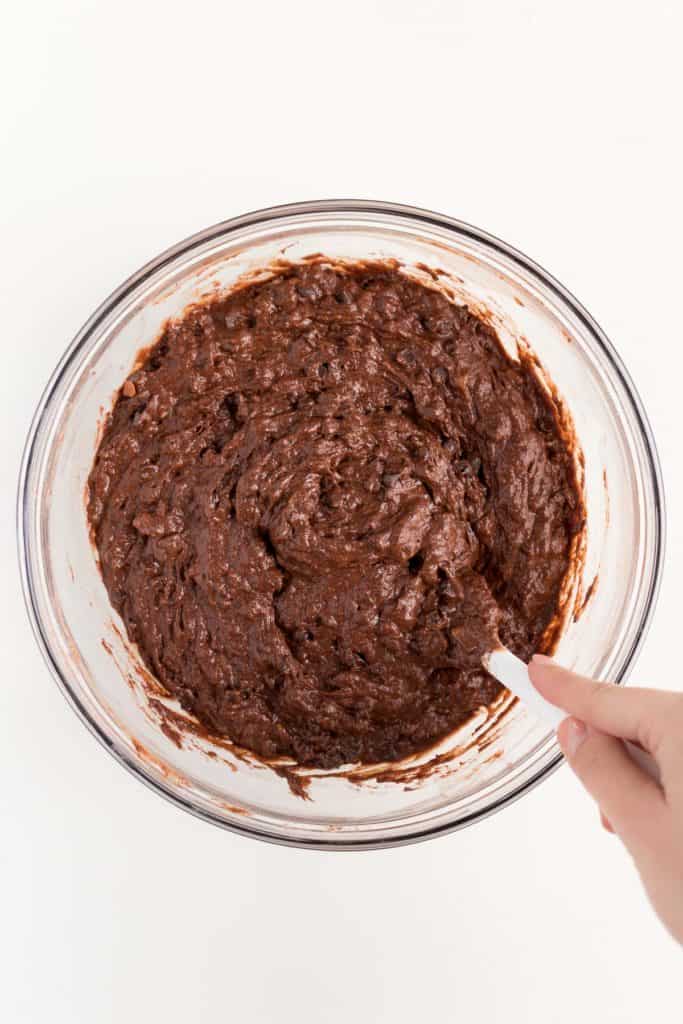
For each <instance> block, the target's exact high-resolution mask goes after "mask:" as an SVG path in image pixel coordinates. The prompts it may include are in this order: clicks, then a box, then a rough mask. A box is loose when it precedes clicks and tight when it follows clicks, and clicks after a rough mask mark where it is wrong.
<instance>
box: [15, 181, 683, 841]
mask: <svg viewBox="0 0 683 1024" xmlns="http://www.w3.org/2000/svg"><path fill="white" fill-rule="evenodd" d="M364 213H365V214H378V215H384V216H393V217H396V218H398V219H403V220H407V221H412V222H413V223H415V222H418V223H421V224H425V225H428V226H433V227H438V228H441V229H446V230H449V231H454V232H457V233H458V234H459V235H460V236H461V237H464V238H466V239H470V240H473V241H476V242H478V243H483V244H484V245H485V246H487V247H488V248H489V249H491V250H493V251H494V253H497V254H500V255H502V256H504V257H506V258H507V259H509V260H512V261H513V262H514V263H516V264H517V265H518V266H520V267H521V268H522V269H524V270H525V271H526V272H527V273H529V274H531V276H532V277H534V278H536V279H537V280H538V281H539V282H540V283H541V284H542V285H543V286H544V287H545V288H547V289H548V290H549V291H550V292H551V293H553V294H554V295H555V296H556V297H557V298H559V299H560V300H561V301H562V302H563V303H564V304H566V306H568V307H569V309H570V310H571V312H572V313H573V314H574V316H576V318H577V319H578V320H579V321H580V322H581V324H582V325H583V326H584V328H585V329H586V330H587V331H588V332H589V334H590V335H592V338H593V340H594V341H595V342H596V343H597V345H598V347H599V349H600V350H601V351H602V353H603V354H604V356H605V358H606V360H607V363H608V364H609V368H610V370H611V371H612V372H613V373H614V374H615V375H616V377H617V378H618V380H619V383H620V385H621V386H622V388H623V390H624V394H625V396H626V398H627V399H628V401H629V402H630V405H631V411H632V412H633V414H634V417H635V421H636V424H637V428H638V431H639V432H640V436H641V439H642V441H643V444H644V448H645V455H646V462H647V467H648V470H649V475H650V484H651V486H652V491H653V496H654V524H653V532H654V556H653V569H652V572H651V574H650V579H649V581H648V591H647V594H646V597H645V603H644V608H643V612H642V615H641V620H640V623H639V625H638V627H637V629H636V630H635V633H634V637H633V640H632V643H631V647H630V649H629V650H628V651H627V653H626V655H625V658H624V665H623V668H622V670H621V671H620V673H619V676H618V678H617V679H615V682H617V683H623V682H624V681H625V680H626V679H627V677H628V675H629V674H630V671H631V669H632V667H633V664H634V661H635V659H636V657H637V655H638V652H639V651H640V648H641V646H642V644H643V641H644V639H645V636H646V634H647V631H648V629H649V627H650V624H651V621H652V615H653V612H654V609H655V605H656V602H657V598H658V595H659V590H660V585H661V577H662V568H663V561H664V549H665V544H666V509H665V497H664V486H663V480H662V472H661V466H660V461H659V456H658V453H657V448H656V444H655V440H654V436H653V432H652V428H651V426H650V423H649V420H648V417H647V414H646V413H645V409H644V407H643V404H642V400H641V398H640V395H639V394H638V391H637V389H636V387H635V385H634V383H633V380H632V379H631V376H630V374H629V373H628V370H627V369H626V367H625V366H624V363H623V362H622V360H621V358H620V356H619V355H618V354H617V352H616V350H615V348H614V346H613V345H612V343H611V342H610V341H609V339H608V338H607V336H606V334H605V333H604V331H603V330H602V329H601V327H600V326H599V325H598V323H597V322H596V321H595V320H594V318H593V317H592V316H591V315H590V313H588V311H587V310H586V309H585V308H584V306H583V305H582V304H581V303H580V302H579V300H578V299H577V298H576V297H575V296H574V295H573V294H572V293H571V292H570V291H569V290H568V289H567V288H565V287H564V285H562V284H560V282H559V281H558V280H557V279H556V278H554V277H553V276H552V275H551V274H550V273H549V272H548V271H547V270H545V269H544V268H543V267H542V266H541V265H540V264H539V263H536V262H535V261H534V260H532V259H530V258H529V257H528V256H526V255H525V254H524V253H522V252H520V251H519V250H518V249H516V248H514V247H513V246H511V245H509V244H508V243H507V242H504V241H502V240H501V239H500V238H498V237H497V236H495V235H492V234H490V233H489V232H487V231H484V230H482V229H480V228H477V227H475V226H473V225H471V224H469V223H467V222H465V221H461V220H458V219H456V218H454V217H449V216H446V215H444V214H439V213H435V212H433V211H431V210H426V209H422V208H420V207H415V206H410V205H405V204H402V203H393V202H384V201H380V200H361V199H320V200H308V201H303V202H295V203H287V204H284V205H279V206H271V207H265V208H263V209H259V210H255V211H252V212H249V213H245V214H242V215H240V216H237V217H232V218H229V219H228V220H224V221H220V222H218V223H216V224H213V225H211V226H210V227H208V228H204V229H203V230H201V231H198V232H195V233H194V234H192V235H189V236H188V237H187V238H185V239H183V240H182V241H180V242H178V243H176V244H175V245H172V246H170V247H169V248H167V249H165V250H164V251H163V252H162V253H160V254H159V255H158V256H156V257H154V258H153V259H151V260H149V261H148V262H147V263H145V264H144V265H143V266H142V267H141V268H140V269H139V270H137V271H135V272H134V273H133V274H131V275H130V276H129V277H128V278H127V279H126V280H125V281H124V282H123V283H122V284H121V285H120V286H119V287H118V288H116V289H115V290H114V291H112V292H111V294H110V295H108V296H107V298H105V299H104V301H103V302H102V303H100V305H99V306H98V307H97V309H96V310H95V311H94V312H93V313H92V315H91V316H90V317H89V318H88V319H87V320H86V322H85V323H84V324H83V326H82V327H81V328H80V330H79V331H78V332H77V333H76V335H75V336H74V338H73V340H72V341H71V343H70V344H69V345H68V347H67V348H66V350H65V352H64V354H63V355H62V357H61V359H60V360H59V362H58V363H57V366H56V367H55V369H54V370H53V371H52V373H51V375H50V377H49V380H48V382H47V384H46V386H45V388H44V390H43V393H42V395H41V397H40V400H39V402H38V405H37V407H36V411H35V413H34V415H33V418H32V420H31V425H30V427H29V431H28V435H27V439H26V443H25V446H24V452H23V456H22V461H21V467H20V472H19V480H18V489H17V511H16V515H17V547H18V558H19V570H20V576H21V584H22V591H23V598H24V604H25V606H26V610H27V614H28V617H29V621H30V624H31V628H32V631H33V635H34V637H35V640H36V642H37V644H38V647H39V649H40V652H41V654H42V656H43V660H44V661H45V663H46V665H47V667H48V669H49V670H50V672H51V674H52V676H53V678H54V680H55V682H56V683H57V685H58V686H59V689H60V690H61V692H62V694H63V696H64V697H65V699H66V700H67V703H68V704H69V705H70V706H71V708H72V709H73V710H74V711H75V713H76V714H77V715H78V717H79V718H80V719H81V721H82V722H83V724H84V725H85V726H86V728H87V729H88V731H89V732H90V733H91V734H92V735H93V736H94V737H95V738H96V739H97V740H98V741H99V743H100V744H101V745H102V746H103V747H104V748H105V749H106V750H108V751H109V753H110V754H111V755H112V756H113V757H114V758H115V759H116V760H117V761H118V762H119V764H121V765H122V766H123V767H124V768H126V769H127V771H129V772H130V773H131V774H132V775H133V776H134V777H135V778H137V779H138V780H140V781H141V782H142V783H143V784H144V785H146V786H147V787H148V788H149V789H151V790H152V791H154V792H156V793H158V794H159V795H160V796H162V797H163V798H164V799H165V800H167V801H169V802H170V803H171V804H174V805H175V806H176V807H180V808H182V809H183V810H185V811H188V812H189V813H190V814H192V815H194V816H195V817H197V818H200V819H201V820H202V821H206V822H209V823H210V824H213V825H217V826H219V827H220V828H223V829H226V830H228V831H230V832H233V833H236V834H238V835H243V836H249V837H251V838H255V839H260V840H262V841H265V842H270V843H274V844H276V845H280V846H289V847H294V848H298V849H314V850H327V851H361V850H371V849H389V848H392V847H397V846H403V845H407V844H409V843H417V842H421V841H423V840H426V839H431V838H434V837H436V836H441V835H447V834H449V833H451V832H455V831H458V830H460V829H462V828H465V827H466V826H467V825H471V824H473V823H474V822H475V821H479V820H482V819H484V818H487V817H490V816H491V815H492V814H495V813H497V812H498V811H500V810H502V809H503V808H504V807H507V806H509V805H510V804H511V803H514V802H515V801H516V800H518V799H520V797H522V796H523V795H524V794H525V793H527V792H529V791H530V790H531V789H534V788H535V787H536V786H537V785H538V784H539V783H540V782H541V781H543V780H544V779H546V778H548V777H549V776H550V775H551V774H552V773H553V772H555V771H556V770H557V768H558V767H559V766H560V765H561V764H562V763H563V761H564V757H563V755H562V754H561V753H558V754H557V755H556V756H555V757H553V759H552V760H551V761H549V763H548V764H546V765H544V766H543V767H542V768H540V769H539V770H538V771H537V772H536V773H535V774H534V775H533V776H532V777H531V778H529V779H527V780H526V781H524V782H523V783H521V784H518V785H517V786H516V788H514V789H513V790H512V791H511V792H510V793H508V794H506V795H505V796H502V797H500V798H499V799H497V800H496V801H495V802H494V803H492V804H491V805H490V806H489V807H486V808H484V809H482V810H477V811H473V812H471V813H469V814H467V815H465V816H464V817H463V818H461V819H459V820H458V821H455V822H448V821H447V822H444V823H441V824H439V825H435V826H432V827H427V828H419V827H418V828H416V829H415V830H414V831H409V832H408V833H407V834H404V835H400V836H396V837H392V838H373V837H362V838H360V839H358V840H349V839H340V838H334V837H331V838H330V839H325V840H322V839H317V838H316V839H310V838H307V837H297V838H293V837H290V836H287V835H281V834H279V833H277V832H271V831H269V830H268V829H265V828H261V827H252V826H250V825H248V824H246V823H244V824H243V823H241V822H237V821H226V820H225V819H223V818H221V817H220V816H219V815H218V814H214V813H212V812H211V811H209V810H207V809H206V808H204V807H200V806H198V805H196V804H194V803H193V802H192V801H191V800H190V799H188V798H185V797H184V796H182V795H181V794H180V793H178V792H177V791H175V790H173V789H172V787H171V786H169V785H166V784H164V783H162V782H161V781H160V780H158V779H156V778H155V777H154V776H153V775H152V774H151V773H150V772H149V771H148V770H147V769H146V767H145V766H144V764H143V763H142V762H140V761H136V760H134V759H133V758H130V757H128V756H126V754H125V753H124V752H123V751H121V750H119V749H118V748H117V746H116V745H115V744H114V742H113V740H112V739H111V738H110V737H109V736H108V735H107V734H106V732H105V731H104V730H103V729H102V728H101V727H100V725H99V724H98V723H97V721H96V720H95V719H94V718H93V717H92V716H91V715H90V714H89V712H88V711H87V709H86V708H85V706H84V705H83V703H82V702H81V701H80V699H79V697H78V696H77V694H76V693H75V692H74V691H73V689H72V688H71V686H70V684H69V681H68V680H67V679H66V678H65V677H64V675H63V674H62V672H61V669H60V667H59V665H58V663H57V660H56V658H55V656H54V654H53V651H52V649H51V646H50V641H49V639H48V636H47V635H46V631H45V629H44V625H43V622H42V618H41V614H40V611H39V605H38V600H37V596H36V587H35V581H34V578H33V573H32V568H31V553H30V542H29V514H30V513H29V508H28V489H29V483H30V480H31V475H32V472H33V470H34V468H35V456H36V452H37V449H38V442H39V439H40V437H41V433H42V431H43V430H44V428H45V426H46V422H47V419H48V414H49V412H50V409H51V404H52V400H53V398H54V395H55V392H56V390H57V388H58V387H59V385H60V383H61V381H62V378H63V376H64V374H65V372H66V371H67V370H68V368H69V367H70V366H71V365H72V364H73V363H74V361H75V360H76V359H77V358H78V356H79V355H80V354H81V352H82V350H83V349H84V348H85V347H86V346H87V345H88V342H89V341H90V339H91V338H92V335H93V333H94V332H95V331H96V330H97V328H98V327H99V326H100V324H101V323H102V322H103V321H104V319H105V318H106V317H107V316H108V315H109V314H110V313H111V312H112V311H113V310H114V309H115V308H116V306H117V305H118V304H119V303H120V302H121V301H122V300H124V299H125V298H126V297H127V296H128V295H129V294H130V293H131V292H132V291H133V290H134V289H135V288H137V287H138V286H139V285H141V284H142V283H143V282H144V281H146V280H147V279H148V278H149V277H150V276H151V275H152V274H154V273H156V272H157V271H159V270H161V269H163V267H164V266H166V265H167V264H170V263H172V262H173V261H174V260H176V259H177V258H178V257H180V256H183V255H186V254H187V253H189V252H191V251H192V250H193V249H195V248H197V247H198V246H201V245H203V244H205V243H206V242H210V241H212V240H214V239H216V238H219V237H221V236H223V235H226V234H229V233H231V232H233V231H235V230H238V229H241V228H245V227H255V226H258V225H261V224H265V223H267V222H277V221H281V220H284V219H285V218H291V217H296V216H308V215H315V214H348V215H354V214H364ZM336 835H337V836H338V833H337V834H336Z"/></svg>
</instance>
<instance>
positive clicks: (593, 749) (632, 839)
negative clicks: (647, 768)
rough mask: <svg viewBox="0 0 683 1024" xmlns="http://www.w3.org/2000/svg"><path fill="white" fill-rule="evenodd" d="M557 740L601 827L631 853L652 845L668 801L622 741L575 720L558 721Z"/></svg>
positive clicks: (663, 817)
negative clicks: (597, 813) (595, 808)
mask: <svg viewBox="0 0 683 1024" xmlns="http://www.w3.org/2000/svg"><path fill="white" fill-rule="evenodd" d="M557 738H558V740H559V743H560V746H561V747H562V751H563V753H564V755H565V757H566V758H567V760H568V761H569V764H570V765H571V767H572V769H573V770H574V772H575V773H576V775H577V776H578V777H579V779H580V780H581V782H582V783H583V785H584V787H585V788H586V790H587V791H588V792H589V793H590V795H591V796H592V797H593V798H594V800H595V801H596V803H597V804H598V805H599V807H600V808H601V811H602V815H603V824H605V821H607V822H608V823H609V825H610V826H611V830H612V831H614V832H616V833H617V835H618V836H620V838H621V839H622V840H623V841H624V843H625V844H626V845H627V846H628V847H629V849H630V850H631V852H632V853H635V852H640V851H642V850H643V849H645V848H648V847H649V846H651V845H652V843H653V842H654V841H656V839H657V836H658V835H659V832H660V829H661V828H662V827H663V825H664V819H665V811H666V802H665V799H664V795H663V793H662V791H661V789H660V788H659V786H657V784H656V783H655V782H653V781H652V779H651V778H650V777H649V776H647V775H646V774H645V773H644V772H643V771H641V769H640V768H639V767H638V766H637V765H636V764H634V762H633V761H632V760H631V758H630V757H629V756H628V754H627V753H626V751H625V749H624V746H623V743H622V742H621V741H620V740H618V739H615V737H614V736H607V735H605V734H604V733H601V732H598V731H597V730H595V729H593V728H591V727H590V726H586V725H584V723H583V722H581V721H579V720H578V719H576V718H568V719H566V721H564V722H562V724H561V725H560V728H559V729H558V732H557ZM606 827H607V826H606Z"/></svg>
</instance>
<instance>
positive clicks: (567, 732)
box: [557, 718, 588, 760]
mask: <svg viewBox="0 0 683 1024" xmlns="http://www.w3.org/2000/svg"><path fill="white" fill-rule="evenodd" d="M587 736H588V729H587V728H586V726H585V725H584V723H583V722H581V721H579V719H578V718H568V719H567V720H566V721H565V722H563V723H562V725H561V726H560V731H559V732H558V734H557V738H558V740H559V741H560V746H561V747H562V752H563V753H564V754H566V756H567V757H568V758H569V759H570V760H571V758H572V757H575V756H576V754H577V752H578V750H579V747H580V746H581V744H582V743H583V742H584V740H585V739H586V737H587Z"/></svg>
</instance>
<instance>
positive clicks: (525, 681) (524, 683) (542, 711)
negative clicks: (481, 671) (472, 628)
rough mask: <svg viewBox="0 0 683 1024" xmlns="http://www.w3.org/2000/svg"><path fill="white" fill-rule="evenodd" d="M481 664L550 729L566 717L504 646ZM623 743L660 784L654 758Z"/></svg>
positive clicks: (524, 666) (487, 656)
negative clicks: (537, 687)
mask: <svg viewBox="0 0 683 1024" xmlns="http://www.w3.org/2000/svg"><path fill="white" fill-rule="evenodd" d="M483 661H484V668H486V669H487V670H488V671H489V672H490V673H491V675H492V676H495V678H496V679H497V680H498V682H499V683H502V684H503V686H506V687H507V689H508V690H509V691H510V693H513V694H514V695H515V697H519V699H520V700H521V701H522V703H523V704H525V705H526V706H527V707H528V708H529V710H530V711H531V712H533V714H534V715H535V716H536V717H537V718H538V719H539V720H540V721H542V722H545V723H546V725H549V726H550V728H551V729H553V730H556V729H557V728H558V726H559V724H560V722H562V721H564V719H565V718H567V717H568V716H567V712H566V711H563V710H562V708H558V707H555V705H554V704H551V703H550V702H549V701H547V700H546V699H545V698H544V697H541V695H540V693H539V692H538V690H537V689H536V687H535V686H534V684H533V683H532V682H531V680H530V679H529V671H528V668H527V666H526V665H525V664H524V662H523V661H521V660H520V659H519V658H517V657H516V656H515V655H514V654H513V653H512V651H509V650H508V649H507V647H499V648H497V649H496V650H495V651H491V652H490V653H489V654H488V655H486V656H485V657H484V659H483ZM622 742H623V744H624V747H625V748H626V751H627V753H628V754H629V756H630V757H631V758H632V759H633V760H634V761H635V762H636V764H637V765H639V766H640V767H641V768H642V769H643V771H645V772H647V774H648V775H649V776H650V777H651V778H653V779H654V780H655V782H657V783H658V784H661V778H660V775H659V768H658V767H657V763H656V761H655V760H654V759H653V758H652V757H650V755H649V754H648V753H646V751H644V750H643V749H642V747H638V746H636V744H635V743H631V742H630V741H629V740H622Z"/></svg>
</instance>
